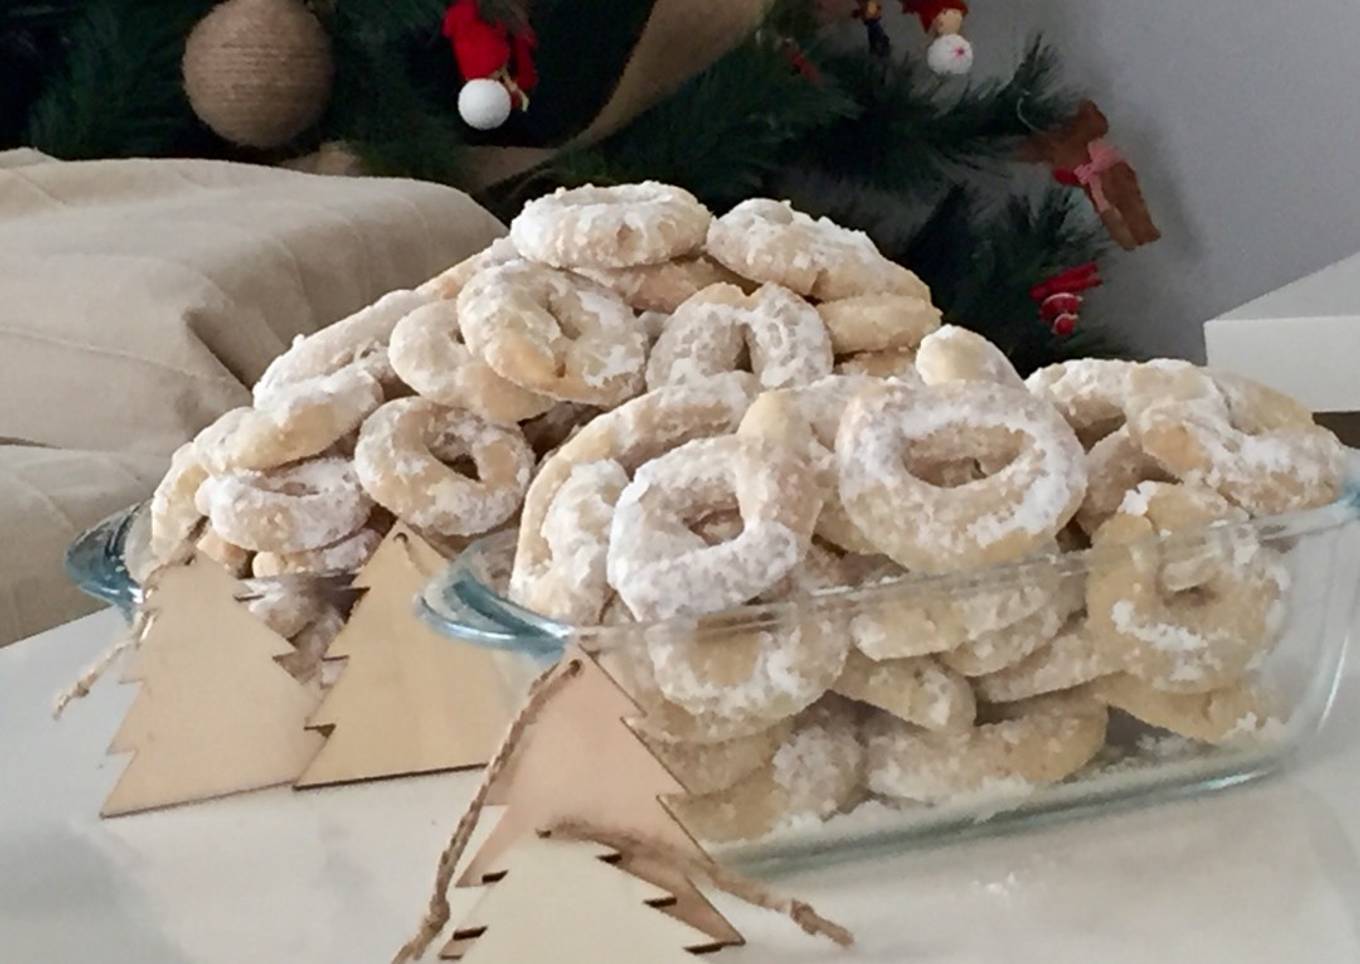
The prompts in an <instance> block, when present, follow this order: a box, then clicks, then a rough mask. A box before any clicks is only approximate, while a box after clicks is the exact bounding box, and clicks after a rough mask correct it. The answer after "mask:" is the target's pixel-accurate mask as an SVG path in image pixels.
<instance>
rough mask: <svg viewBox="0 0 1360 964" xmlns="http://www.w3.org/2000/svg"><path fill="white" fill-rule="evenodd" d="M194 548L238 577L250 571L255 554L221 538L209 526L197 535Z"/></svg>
mask: <svg viewBox="0 0 1360 964" xmlns="http://www.w3.org/2000/svg"><path fill="white" fill-rule="evenodd" d="M195 548H196V549H198V551H199V552H200V553H202V554H203V555H205V556H207V557H208V558H209V559H211V560H212V561H213V562H215V563H217V564H218V565H219V566H221V567H222V568H223V569H225V570H227V572H229V573H231V574H232V575H233V576H237V577H238V578H239V577H240V576H244V575H246V574H247V573H248V572H250V563H251V560H252V559H253V558H254V556H255V553H253V552H251V551H250V550H249V549H242V548H241V547H240V546H236V545H232V544H231V543H230V542H228V541H227V540H226V539H223V538H222V537H221V536H220V535H218V534H217V533H216V532H215V531H214V530H213V529H212V527H211V526H209V527H208V528H206V529H205V530H204V531H203V535H201V536H199V537H198V542H197V543H195Z"/></svg>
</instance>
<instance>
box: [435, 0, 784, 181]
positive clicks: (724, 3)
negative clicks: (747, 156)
mask: <svg viewBox="0 0 1360 964" xmlns="http://www.w3.org/2000/svg"><path fill="white" fill-rule="evenodd" d="M770 2H771V0H656V5H655V6H653V7H652V12H651V15H650V16H649V17H648V18H647V23H646V25H645V26H644V27H643V30H642V36H641V37H639V38H638V42H637V45H636V46H635V47H634V48H633V56H632V58H631V59H630V60H629V61H628V64H627V66H626V67H624V70H623V75H622V76H621V77H620V78H619V83H618V86H617V87H615V88H614V93H613V94H612V95H611V96H610V98H609V100H608V101H607V102H606V103H605V105H604V107H603V108H602V109H601V110H600V113H599V114H597V115H596V117H595V119H594V120H593V121H591V122H590V124H589V125H588V126H587V127H586V129H585V130H583V131H581V132H580V133H579V134H577V135H576V136H575V137H573V138H571V140H569V141H567V143H566V144H563V145H562V146H560V147H555V148H537V147H478V148H472V149H470V150H469V151H468V156H467V165H468V167H467V175H466V176H465V177H464V178H463V183H462V186H463V187H464V188H466V189H467V190H470V191H479V190H482V189H484V188H487V187H490V186H492V185H494V184H498V183H500V182H501V181H505V180H508V179H509V178H512V177H515V176H516V175H518V174H522V173H524V172H525V171H528V170H531V169H532V168H535V167H537V166H538V165H540V164H542V163H544V162H545V161H548V160H550V159H551V158H552V157H553V156H554V155H555V154H557V153H558V152H559V151H562V150H566V149H568V148H572V147H580V146H583V145H588V144H594V143H596V142H597V141H600V140H602V139H604V138H605V137H608V136H609V135H610V134H612V133H614V132H615V131H617V130H619V129H620V128H622V127H624V126H626V125H627V124H628V123H629V122H630V121H632V120H633V118H635V117H637V116H638V115H639V114H641V113H643V112H644V111H646V110H647V109H648V108H650V107H652V106H653V105H654V104H656V103H657V102H658V101H661V100H663V99H665V98H666V97H669V96H670V95H671V94H673V93H675V91H677V90H678V89H679V88H680V87H681V86H682V85H683V84H684V83H685V81H687V80H689V79H690V78H691V77H693V76H694V75H695V74H698V73H701V72H702V71H704V70H707V69H708V68H709V67H710V66H712V65H713V63H714V62H715V61H717V60H718V59H719V58H720V57H722V56H723V54H725V53H727V52H728V51H729V50H731V49H732V48H733V47H735V46H736V45H737V44H739V43H741V42H742V41H743V40H744V39H746V37H747V36H748V35H749V34H750V33H751V31H752V30H754V29H755V28H756V27H757V26H759V24H760V22H761V21H762V20H763V19H764V17H765V12H766V10H767V9H768V8H769V5H770Z"/></svg>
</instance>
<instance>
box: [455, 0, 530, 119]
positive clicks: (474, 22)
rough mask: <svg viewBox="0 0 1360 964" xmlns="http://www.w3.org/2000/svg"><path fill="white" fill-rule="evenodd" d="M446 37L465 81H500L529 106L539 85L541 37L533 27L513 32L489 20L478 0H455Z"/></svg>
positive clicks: (521, 103) (503, 25)
mask: <svg viewBox="0 0 1360 964" xmlns="http://www.w3.org/2000/svg"><path fill="white" fill-rule="evenodd" d="M444 36H445V37H447V38H448V39H449V42H450V43H451V44H452V45H453V56H454V59H455V60H457V61H458V70H459V72H460V73H461V74H462V75H463V79H464V80H481V79H486V78H492V79H496V80H500V81H502V82H503V83H505V84H506V86H507V87H508V88H509V89H510V92H511V94H512V95H513V96H514V97H515V98H516V99H517V100H518V101H519V106H520V107H521V108H524V107H527V106H528V100H529V99H528V96H527V95H528V93H529V92H530V91H532V90H533V89H534V88H535V87H537V86H538V70H537V68H536V67H535V66H534V50H535V48H537V46H538V38H537V37H536V36H535V35H534V32H533V30H531V29H530V28H528V27H525V28H524V29H523V30H518V31H513V32H512V31H511V30H510V29H509V28H508V27H506V25H505V24H503V23H488V22H487V21H485V20H483V19H482V15H481V11H480V10H479V9H478V7H477V0H455V2H454V3H452V4H451V5H450V6H449V8H448V10H447V11H445V13H444Z"/></svg>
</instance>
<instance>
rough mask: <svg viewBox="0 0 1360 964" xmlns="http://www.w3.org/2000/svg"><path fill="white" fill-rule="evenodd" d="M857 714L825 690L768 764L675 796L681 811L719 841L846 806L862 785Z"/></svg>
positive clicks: (692, 826)
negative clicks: (717, 786)
mask: <svg viewBox="0 0 1360 964" xmlns="http://www.w3.org/2000/svg"><path fill="white" fill-rule="evenodd" d="M855 717H856V713H855V710H854V707H853V706H851V705H850V704H848V703H846V702H845V701H843V700H837V699H834V698H831V697H828V698H827V699H826V700H823V701H822V702H820V703H818V704H817V705H816V706H814V707H811V708H810V709H808V710H807V711H805V712H804V713H802V714H801V715H800V716H799V717H798V719H797V720H796V721H795V723H794V730H793V733H792V735H790V736H789V737H788V738H787V739H786V740H785V741H784V742H783V744H782V745H781V746H780V747H779V749H778V750H777V751H776V752H775V754H774V757H773V758H772V759H771V760H770V762H769V763H768V764H767V765H765V766H763V767H761V768H760V769H759V770H757V771H755V772H754V773H752V774H750V775H749V776H747V777H745V778H744V779H742V780H740V781H738V782H737V783H735V784H733V785H732V786H730V787H728V788H726V789H724V790H720V791H717V792H715V793H711V794H707V795H703V796H695V797H687V798H681V799H678V800H676V801H675V812H676V816H678V817H679V818H680V820H681V822H682V823H684V824H685V826H686V827H687V828H688V829H689V830H690V831H691V832H692V833H694V834H696V835H697V836H699V837H701V838H703V839H704V840H709V841H713V842H721V841H730V840H751V839H754V838H757V837H762V836H764V835H765V834H768V833H770V832H771V831H773V830H775V829H776V828H777V827H779V826H781V825H784V824H787V823H789V822H804V821H818V820H827V819H829V818H830V817H832V816H834V815H835V814H837V813H840V812H842V811H844V810H847V809H849V808H850V807H851V806H853V805H854V804H855V803H856V802H858V801H859V798H860V795H861V791H862V785H863V784H862V779H863V770H862V765H863V757H864V754H863V750H862V748H861V747H860V744H859V740H858V739H857V735H856V731H855Z"/></svg>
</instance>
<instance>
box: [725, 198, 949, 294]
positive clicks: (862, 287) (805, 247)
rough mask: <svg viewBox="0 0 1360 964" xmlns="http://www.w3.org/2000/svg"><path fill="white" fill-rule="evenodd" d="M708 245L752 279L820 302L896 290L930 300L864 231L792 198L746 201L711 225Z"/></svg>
mask: <svg viewBox="0 0 1360 964" xmlns="http://www.w3.org/2000/svg"><path fill="white" fill-rule="evenodd" d="M707 250H708V253H709V254H710V255H712V256H713V258H715V259H716V260H717V261H719V262H720V263H722V264H723V265H725V266H726V267H728V268H730V269H731V270H732V271H735V272H736V273H737V274H739V275H741V276H742V277H743V278H750V279H751V280H752V281H759V282H762V283H772V284H778V285H782V286H784V287H785V288H789V289H791V290H793V291H795V292H797V293H798V294H800V295H804V296H808V297H812V298H816V299H817V300H818V301H835V300H838V299H840V298H853V297H856V296H858V295H867V294H881V293H884V292H895V293H899V294H906V295H912V296H914V297H916V298H920V299H922V300H923V301H930V289H929V288H927V287H926V286H925V284H924V283H923V282H922V281H921V279H920V278H918V277H916V275H914V274H912V273H911V272H910V271H908V270H907V269H906V268H904V267H902V266H901V265H898V264H894V263H893V262H892V261H889V260H888V259H887V258H885V257H884V256H883V255H882V254H881V253H880V252H879V250H878V248H877V247H876V246H875V245H874V243H873V241H871V240H870V239H869V236H868V235H867V234H864V233H863V232H861V231H852V230H850V229H849V228H843V227H841V226H840V225H838V224H836V223H835V222H833V221H831V220H829V219H827V218H821V219H819V220H813V219H812V218H810V217H808V216H807V215H806V214H803V213H802V212H801V211H795V210H794V208H793V206H792V205H791V204H789V202H787V201H773V200H770V199H768V198H752V199H751V200H748V201H743V202H741V203H740V204H738V205H737V206H736V207H734V208H732V210H731V211H728V212H727V213H726V214H724V215H723V216H722V217H720V218H716V219H714V221H713V223H712V224H711V225H710V226H709V229H708V244H707Z"/></svg>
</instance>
